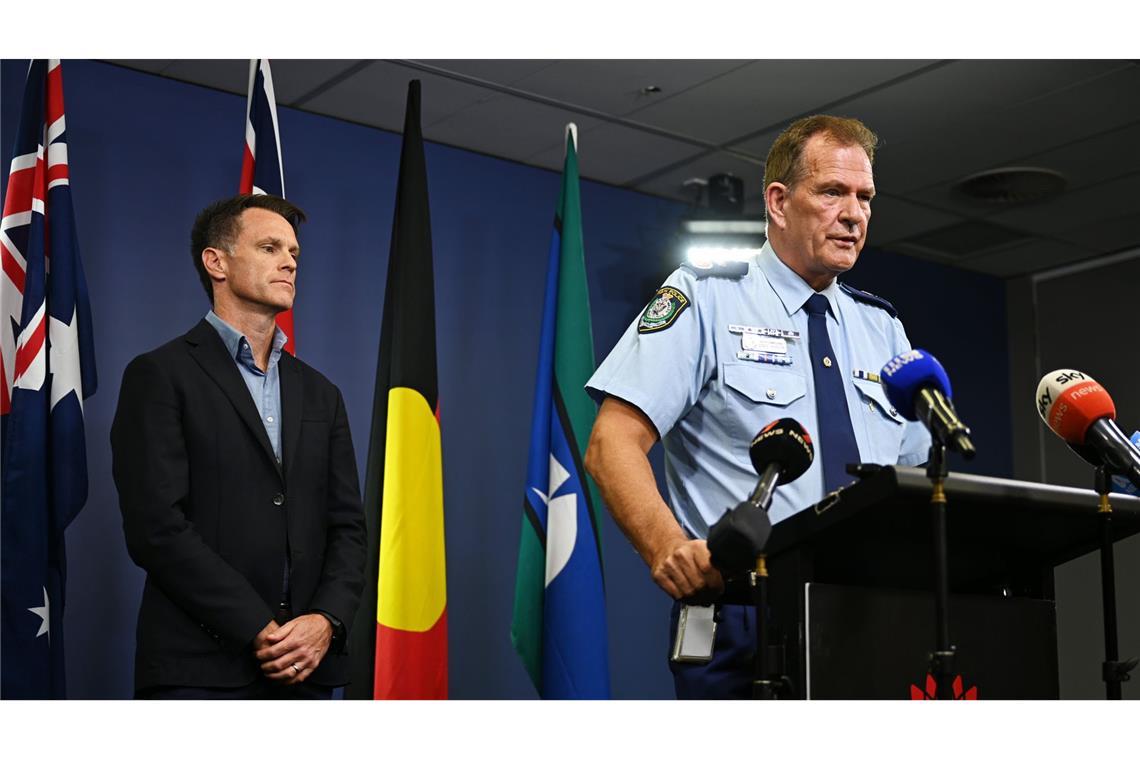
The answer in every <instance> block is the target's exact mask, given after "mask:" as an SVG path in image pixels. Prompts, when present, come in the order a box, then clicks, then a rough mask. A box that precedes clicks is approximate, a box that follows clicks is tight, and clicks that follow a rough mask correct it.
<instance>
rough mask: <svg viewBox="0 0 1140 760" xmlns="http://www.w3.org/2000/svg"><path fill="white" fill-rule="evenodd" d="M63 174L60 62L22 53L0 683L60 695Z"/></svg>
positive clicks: (76, 348)
mask: <svg viewBox="0 0 1140 760" xmlns="http://www.w3.org/2000/svg"><path fill="white" fill-rule="evenodd" d="M69 182H70V180H69V175H68V155H67V132H66V122H65V119H64V110H63V79H62V73H61V68H60V63H59V61H57V60H53V61H43V60H39V61H32V63H31V66H30V67H29V69H28V79H27V82H26V84H25V87H24V103H23V107H22V111H21V114H20V126H19V130H18V132H17V136H16V145H15V149H14V150H13V152H12V163H11V173H10V174H9V177H8V190H7V194H6V196H5V198H4V213H3V221H2V222H0V257H2V258H3V275H2V279H0V311H3V325H0V336H2V340H0V353H2V354H3V363H2V367H3V370H2V372H3V383H2V385H0V393H2V394H3V396H2V398H0V458H2V459H0V461H2V465H0V469H2V471H3V487H2V488H3V494H2V501H3V507H2V508H3V515H2V518H0V519H2V520H3V526H4V530H3V547H2V548H0V551H2V552H3V554H2V558H3V559H2V563H3V566H2V568H0V578H2V581H0V582H2V589H3V590H2V597H3V600H2V611H0V652H2V655H3V660H2V661H0V680H2V686H0V695H2V696H3V698H4V699H29V698H44V697H56V698H59V697H64V696H66V694H65V691H66V680H65V677H64V656H63V625H62V622H63V604H64V589H65V580H66V561H65V557H64V540H63V532H64V529H66V528H67V526H68V524H69V523H70V522H71V521H72V519H74V518H75V515H76V514H77V513H78V512H79V510H80V509H81V508H82V507H83V504H84V502H86V501H87V448H86V444H85V442H84V423H83V399H85V398H88V397H89V396H91V394H93V393H94V392H95V386H96V376H95V350H94V341H93V339H92V332H91V307H90V304H89V302H88V298H87V284H86V281H85V279H84V276H83V265H82V263H81V261H80V259H79V246H78V243H77V240H76V234H75V220H74V216H73V213H72V206H71V188H70V185H69Z"/></svg>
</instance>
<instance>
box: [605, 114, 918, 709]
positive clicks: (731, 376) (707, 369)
mask: <svg viewBox="0 0 1140 760" xmlns="http://www.w3.org/2000/svg"><path fill="white" fill-rule="evenodd" d="M876 143H877V138H876V137H875V135H874V133H872V132H871V131H870V130H869V129H867V128H866V127H865V126H864V125H863V124H862V123H861V122H859V121H857V120H854V119H841V118H837V117H832V116H812V117H808V118H805V119H801V120H799V121H797V122H796V123H794V124H792V125H791V126H789V127H788V128H787V129H786V130H785V131H784V132H783V133H782V134H781V135H780V136H779V137H778V138H777V139H776V142H775V143H774V144H773V146H772V149H771V151H770V152H769V154H768V160H767V163H766V165H765V176H764V188H765V193H764V200H765V204H766V207H767V219H768V241H767V242H766V243H765V245H764V248H763V250H762V251H761V253H760V254H759V255H758V256H757V257H756V258H755V259H754V260H753V261H751V262H736V263H730V264H721V265H717V264H711V263H710V264H705V265H701V266H698V265H694V264H686V265H685V266H682V267H681V268H680V269H678V270H677V271H675V272H674V273H673V274H672V275H670V276H669V278H668V279H667V280H666V282H665V285H664V286H663V287H662V288H661V289H660V290H658V291H657V293H656V295H655V296H654V297H653V299H652V300H651V301H650V303H649V305H648V306H647V307H646V309H645V311H644V312H643V313H642V315H641V316H640V317H639V318H638V319H637V320H635V321H634V323H633V324H632V325H630V327H629V329H628V330H627V331H626V332H625V334H624V335H623V336H622V338H621V340H619V341H618V344H617V346H615V348H614V349H613V351H612V352H611V353H610V355H609V356H608V357H607V358H606V360H605V361H604V362H603V363H602V365H601V366H600V367H599V368H598V371H597V372H596V373H595V374H594V376H593V377H592V378H591V379H590V382H589V383H588V384H587V389H588V390H589V392H590V393H591V395H593V396H594V397H595V399H597V400H598V401H600V402H601V409H600V410H599V412H598V418H597V421H596V423H595V424H594V429H593V432H592V434H591V436H590V444H589V448H588V450H587V452H586V468H587V470H589V472H590V474H591V475H593V477H594V479H595V480H596V481H597V483H598V486H599V487H600V489H601V492H602V496H603V498H604V499H605V501H606V504H607V505H608V507H609V509H610V512H611V514H612V515H613V517H614V519H615V520H616V521H617V523H618V525H619V526H620V527H621V529H622V530H623V531H624V532H625V534H626V536H628V537H629V539H630V541H631V542H632V543H633V545H634V548H635V549H636V550H637V551H638V553H639V554H640V555H641V557H642V559H644V560H645V562H646V564H647V565H648V566H649V568H650V572H651V574H652V576H653V580H654V581H655V582H656V583H657V584H658V585H659V586H661V588H662V589H664V590H665V592H666V593H668V594H669V595H670V596H671V597H673V598H674V599H675V600H682V599H683V600H686V601H690V602H692V601H696V602H704V603H708V602H710V601H712V600H713V599H715V598H716V596H717V595H718V594H719V593H720V592H721V591H722V590H723V583H724V581H723V578H722V577H721V575H720V573H719V571H717V569H716V568H715V567H713V566H712V564H711V563H710V558H709V551H708V548H707V546H706V543H705V539H706V538H707V536H708V530H709V527H710V526H711V525H712V524H713V523H715V522H716V521H717V519H718V518H720V516H721V515H722V514H724V512H725V511H727V510H728V509H729V508H731V507H732V506H734V505H735V504H737V503H739V502H740V501H742V500H743V499H744V498H745V497H746V496H747V494H748V493H749V492H750V491H751V489H752V487H753V486H754V485H755V482H756V472H755V470H754V469H753V467H752V464H751V462H750V460H749V457H748V442H749V441H750V440H751V439H752V437H753V436H754V435H755V434H756V433H757V431H759V430H760V429H761V428H762V427H764V426H765V425H766V424H767V423H769V422H771V421H773V420H776V419H778V418H781V417H792V418H795V419H797V420H799V422H800V423H801V424H803V426H804V427H805V428H807V430H808V431H809V433H811V434H812V436H813V438H814V439H815V441H816V458H815V461H814V462H813V463H812V466H811V468H810V469H809V470H808V471H807V472H806V473H805V474H804V475H803V476H801V477H800V478H799V479H798V480H796V481H795V482H793V483H790V484H787V485H784V486H781V487H780V488H778V489H777V490H776V494H775V498H774V500H773V502H772V506H771V510H770V513H771V518H772V522H777V521H779V520H782V519H784V518H786V517H789V516H791V515H793V514H795V513H796V512H798V511H800V510H802V509H804V508H806V507H808V506H810V505H812V504H814V503H816V502H818V501H819V500H820V499H821V498H823V496H824V495H825V494H826V493H827V492H829V491H832V490H834V489H836V488H839V487H841V486H842V485H845V484H846V483H848V482H850V480H852V478H851V477H850V476H848V475H847V474H846V472H845V466H846V464H847V463H849V462H875V463H880V464H896V463H897V464H903V465H916V464H920V463H922V462H924V461H925V460H926V455H927V450H928V448H929V446H930V438H929V435H928V434H927V432H926V431H925V429H924V428H923V427H922V426H921V425H919V424H917V423H908V422H907V421H905V420H904V419H903V417H902V415H901V414H899V412H898V410H896V409H894V408H892V407H891V405H890V402H889V401H888V400H887V398H886V395H885V394H884V392H883V389H882V387H881V386H880V385H879V382H878V376H877V374H876V373H877V372H878V370H879V369H880V368H881V367H882V366H883V365H884V364H886V362H887V361H888V360H889V359H891V358H892V357H893V356H895V355H897V354H899V353H901V352H903V351H905V350H908V349H909V348H910V343H909V342H908V340H907V337H906V333H905V332H904V330H903V326H902V324H901V323H900V322H899V320H898V318H897V316H896V314H895V310H894V308H893V307H892V306H891V305H890V304H889V303H887V302H886V301H885V300H883V299H881V298H879V297H877V296H873V295H871V294H869V293H865V292H862V291H859V290H855V289H854V288H851V287H849V286H847V285H844V284H841V283H839V282H838V281H837V280H836V276H837V275H839V274H842V273H843V272H846V271H847V270H849V269H850V268H851V267H852V266H853V265H854V264H855V261H856V259H857V258H858V257H859V252H860V251H861V250H862V248H863V244H864V242H865V241H866V238H867V225H868V222H869V221H870V218H871V201H872V198H873V197H874V195H875V185H874V180H873V177H872V171H871V163H872V160H873V158H874V149H875V145H876ZM658 438H660V439H661V440H662V443H663V445H664V446H665V469H666V481H667V483H668V488H669V494H670V497H671V500H672V511H670V508H669V506H667V505H666V503H665V501H664V500H663V499H662V497H661V494H660V493H659V492H658V490H657V487H656V483H655V481H654V477H653V472H652V470H651V468H650V465H649V460H648V457H647V454H648V452H649V450H650V449H651V448H652V447H653V444H654V443H655V442H656V441H657V439H658ZM679 609H680V603H679V602H677V603H675V604H674V607H673V625H672V626H671V634H672V635H673V636H675V635H676V625H677V619H678V615H679ZM717 620H718V625H717V630H716V641H715V648H714V651H713V653H712V657H711V661H709V662H708V663H705V664H694V663H677V662H674V663H671V665H670V667H671V668H672V670H673V675H674V682H675V686H676V690H677V696H678V697H682V698H685V697H719V698H726V697H747V696H748V694H749V693H750V688H751V675H750V674H751V662H752V654H753V647H754V643H755V633H754V630H755V629H753V628H752V626H753V625H755V619H754V615H753V611H752V610H751V608H746V607H733V606H725V607H723V609H721V608H718V611H717Z"/></svg>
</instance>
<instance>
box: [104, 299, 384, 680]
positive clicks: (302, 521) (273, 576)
mask: <svg viewBox="0 0 1140 760" xmlns="http://www.w3.org/2000/svg"><path fill="white" fill-rule="evenodd" d="M278 366H279V369H280V379H281V417H282V420H281V425H282V428H281V453H282V462H281V463H280V464H279V463H278V462H277V460H276V457H275V456H274V454H273V448H272V446H271V445H270V443H269V437H268V436H267V435H266V433H265V427H264V425H263V424H262V422H261V419H260V417H259V415H258V411H257V409H256V406H255V404H254V402H253V399H252V398H251V396H250V393H249V389H248V388H247V387H246V385H245V382H244V381H243V380H242V378H241V375H240V373H239V371H238V368H237V366H236V365H235V363H234V360H233V358H232V357H231V356H229V354H228V352H227V350H226V348H225V344H224V343H223V342H222V339H221V337H220V336H219V335H218V333H217V331H216V330H214V328H213V327H212V326H211V325H210V324H209V323H208V322H206V321H205V320H202V321H201V322H199V323H198V324H197V325H196V326H195V327H194V329H192V330H191V331H190V332H188V333H186V334H185V335H184V336H182V337H181V338H178V339H176V340H173V341H171V342H170V343H167V344H166V345H164V346H161V347H160V348H157V349H155V350H154V351H151V352H149V353H146V354H143V355H142V356H139V357H137V358H136V359H135V360H134V361H132V362H131V363H130V364H129V365H128V366H127V369H126V372H125V373H124V374H123V384H122V388H121V390H120V393H119V406H118V409H117V410H116V412H115V421H114V424H113V425H112V426H111V450H112V457H113V470H114V477H115V485H116V487H117V488H118V490H119V502H120V507H121V509H122V513H123V530H124V532H125V533H126V539H127V550H128V551H129V553H130V555H131V559H133V560H134V561H135V563H136V564H138V565H139V566H140V567H142V568H143V569H144V570H146V573H147V578H146V585H145V587H144V589H143V599H142V604H141V606H140V608H139V619H138V629H137V647H136V653H135V688H136V689H145V688H147V687H149V686H157V685H178V686H243V685H246V684H249V683H252V682H253V681H254V680H255V679H256V678H257V677H258V673H259V670H258V666H257V662H256V660H255V659H254V657H253V650H252V646H251V645H252V642H253V639H254V638H255V637H256V636H257V634H258V633H259V632H260V631H261V630H262V629H263V628H264V627H265V626H266V625H267V624H268V623H269V621H270V620H272V619H273V617H274V611H275V609H276V608H277V605H278V603H279V602H280V600H281V592H282V586H283V575H284V568H285V558H286V553H288V556H289V560H290V562H289V568H290V576H289V579H290V587H291V598H292V605H293V610H294V613H295V614H301V613H304V612H306V611H308V610H322V611H324V612H328V613H330V614H332V615H334V616H335V617H336V618H338V619H339V620H340V621H341V622H342V623H343V624H344V625H345V626H346V627H347V626H348V625H349V624H350V623H351V622H352V619H353V617H354V615H355V614H356V608H357V605H358V603H359V601H360V594H361V591H362V588H363V583H364V581H363V578H364V556H365V528H364V517H363V511H362V508H361V503H360V486H359V481H358V479H357V473H356V459H355V456H354V454H353V450H352V438H351V435H350V434H349V429H348V418H347V416H346V415H345V410H344V401H343V399H342V398H341V395H340V391H339V390H337V388H336V386H335V385H333V384H332V383H331V382H329V381H328V380H327V379H326V378H325V377H324V376H323V375H321V374H320V373H319V372H317V371H316V370H314V369H312V368H311V367H309V366H308V365H306V364H304V363H303V362H301V361H299V360H297V359H295V358H294V357H292V356H290V355H289V354H286V353H282V355H281V360H280V364H279V365H278ZM347 675H348V657H347V656H346V655H345V653H344V652H343V651H342V652H340V653H333V652H330V653H329V654H327V655H326V656H325V658H324V660H323V661H322V663H321V665H320V667H319V668H317V670H316V671H315V672H314V673H313V674H312V675H311V676H310V679H309V680H310V681H311V682H313V683H317V684H324V685H338V684H342V683H344V682H345V681H346V680H347Z"/></svg>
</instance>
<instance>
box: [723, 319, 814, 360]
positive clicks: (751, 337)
mask: <svg viewBox="0 0 1140 760" xmlns="http://www.w3.org/2000/svg"><path fill="white" fill-rule="evenodd" d="M728 331H729V332H730V333H732V334H733V335H739V336H740V350H739V351H737V352H736V358H737V359H744V360H746V361H751V362H761V363H763V364H775V365H778V366H783V367H789V366H791V364H792V357H791V354H790V353H789V352H788V341H789V340H794V339H796V338H799V337H800V334H799V333H798V332H796V331H795V330H781V329H779V328H776V327H753V326H751V325H729V326H728Z"/></svg>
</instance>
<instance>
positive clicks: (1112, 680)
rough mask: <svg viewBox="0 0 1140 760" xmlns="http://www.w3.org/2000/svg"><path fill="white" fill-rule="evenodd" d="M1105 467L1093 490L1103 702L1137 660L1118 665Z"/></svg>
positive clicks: (1112, 696)
mask: <svg viewBox="0 0 1140 760" xmlns="http://www.w3.org/2000/svg"><path fill="white" fill-rule="evenodd" d="M1109 477H1110V474H1109V472H1108V468H1107V467H1105V466H1104V465H1101V466H1099V467H1097V468H1096V476H1095V490H1096V492H1097V494H1098V495H1099V496H1100V506H1099V507H1098V509H1097V516H1098V517H1099V522H1100V592H1101V600H1102V603H1103V604H1102V606H1103V609H1104V660H1105V661H1104V662H1103V663H1102V664H1101V678H1102V680H1103V681H1104V691H1105V698H1106V699H1121V689H1120V684H1121V682H1123V681H1127V680H1129V679H1130V678H1131V677H1132V676H1131V674H1130V671H1131V670H1132V669H1133V668H1134V667H1136V664H1137V660H1136V659H1131V660H1128V661H1127V662H1120V661H1119V660H1118V659H1117V658H1118V657H1119V656H1120V654H1119V650H1118V649H1117V641H1116V568H1115V565H1114V562H1113V555H1112V504H1111V503H1110V502H1109V500H1108V492H1109Z"/></svg>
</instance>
